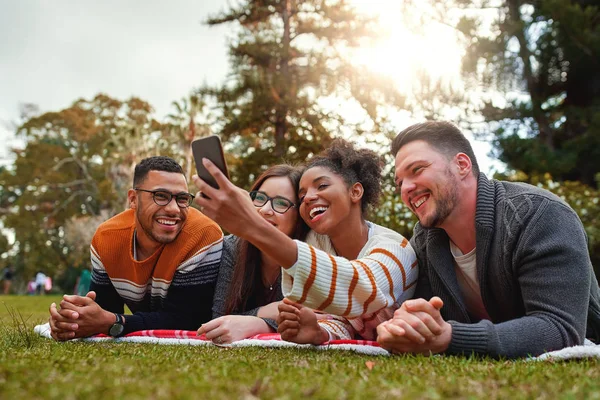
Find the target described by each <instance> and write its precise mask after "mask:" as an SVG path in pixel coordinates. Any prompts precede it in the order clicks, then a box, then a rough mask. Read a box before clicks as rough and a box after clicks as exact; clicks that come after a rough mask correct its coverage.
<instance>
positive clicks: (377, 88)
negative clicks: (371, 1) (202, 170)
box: [199, 0, 404, 186]
mask: <svg viewBox="0 0 600 400" xmlns="http://www.w3.org/2000/svg"><path fill="white" fill-rule="evenodd" d="M207 23H208V24H209V25H220V24H225V23H231V24H234V25H235V27H236V28H237V37H235V38H234V39H232V40H231V44H230V50H229V54H230V60H231V61H230V63H231V67H232V71H231V73H230V75H229V78H228V80H227V81H226V82H225V83H224V84H223V85H221V86H219V87H206V86H205V87H203V88H201V89H200V90H199V93H201V94H203V95H207V96H210V98H212V99H213V101H214V102H216V106H217V109H218V110H219V114H220V117H221V118H220V120H221V123H220V124H219V125H218V126H217V131H218V133H219V134H220V135H221V136H222V137H223V138H224V139H225V140H226V141H228V146H229V148H228V149H229V150H230V151H231V152H233V153H235V154H237V155H239V159H237V160H232V162H233V166H232V167H233V169H236V172H237V173H235V174H234V176H235V178H236V183H238V184H239V185H241V186H247V185H248V184H249V183H250V182H251V181H252V179H253V178H254V177H255V175H254V174H253V173H258V172H260V171H261V169H264V168H265V167H266V166H267V165H272V164H275V163H278V162H281V161H282V159H287V160H289V161H304V160H305V159H306V158H307V156H310V155H311V154H315V153H317V152H319V151H320V150H322V149H323V147H325V146H327V144H328V143H329V142H330V140H331V138H332V135H333V134H334V133H341V132H344V131H347V132H352V133H359V134H360V133H362V132H364V131H365V129H366V128H365V125H364V124H362V123H354V124H350V123H349V122H348V121H346V120H345V118H344V117H343V113H341V112H340V111H338V108H339V107H340V104H343V103H344V102H345V101H350V100H351V101H354V102H357V103H358V104H359V105H360V106H362V108H363V109H364V111H365V120H368V121H369V123H370V127H369V131H370V132H372V133H381V132H382V131H383V130H384V129H385V126H386V124H385V122H386V119H385V116H384V114H383V113H381V106H383V105H389V106H402V105H403V100H404V99H403V98H402V96H400V95H399V94H398V92H397V91H396V90H395V89H394V85H393V84H391V83H390V82H389V81H388V80H386V79H384V78H381V77H378V76H375V75H374V74H372V73H370V72H369V71H368V70H366V69H365V68H357V67H354V66H353V65H352V64H351V63H350V62H349V61H348V59H347V58H348V57H347V56H348V54H349V50H350V49H352V48H354V47H356V46H358V45H360V44H361V43H364V42H365V41H366V40H369V39H371V38H373V37H374V36H375V30H376V28H377V27H376V21H375V20H374V19H371V18H366V17H363V16H361V15H359V14H358V13H357V12H356V11H355V10H354V8H353V7H352V6H351V5H350V4H349V1H347V0H331V1H325V0H303V1H300V0H242V1H239V2H238V3H237V5H236V6H232V7H230V8H229V10H228V11H226V12H222V13H220V14H219V15H216V16H213V17H212V18H209V19H208V21H207ZM326 99H327V100H329V101H330V102H335V103H337V105H336V106H333V107H332V106H330V107H325V106H324V102H325V100H326Z"/></svg>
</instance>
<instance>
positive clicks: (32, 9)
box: [0, 0, 492, 172]
mask: <svg viewBox="0 0 600 400" xmlns="http://www.w3.org/2000/svg"><path fill="white" fill-rule="evenodd" d="M354 1H355V2H356V5H357V7H358V8H359V9H365V10H367V9H368V10H371V11H373V10H378V9H380V10H383V11H382V16H383V18H382V23H388V24H389V28H390V30H391V32H392V36H391V37H388V39H386V41H384V42H382V43H380V44H379V46H378V47H375V48H373V49H367V50H366V51H365V53H364V54H365V59H366V60H372V62H373V66H374V67H375V70H376V71H377V66H388V68H387V69H383V70H382V71H381V72H382V73H385V74H394V73H395V74H396V76H397V77H398V83H399V84H400V85H401V84H402V82H406V79H407V78H406V77H407V76H409V75H410V70H409V69H407V68H406V64H407V62H406V61H407V58H406V57H404V54H411V58H410V59H411V60H417V61H418V60H421V62H423V63H425V64H426V65H429V66H430V67H431V68H432V70H431V72H433V73H435V71H436V70H435V68H436V67H437V68H438V69H439V65H440V64H441V63H438V62H436V59H435V58H432V57H433V56H432V54H433V55H435V54H438V55H439V56H440V57H442V58H443V59H444V63H445V64H441V65H444V71H445V70H448V71H450V70H451V71H453V73H456V71H458V65H457V62H459V59H457V58H456V57H454V59H453V61H452V60H450V61H449V57H451V56H452V54H454V55H456V54H455V53H457V51H456V50H455V49H454V48H453V47H452V46H453V44H452V42H449V41H448V40H449V36H448V35H447V34H445V33H444V32H440V33H439V34H437V36H435V37H429V38H426V39H425V40H426V41H425V42H423V43H425V45H426V47H429V48H430V49H429V51H420V50H419V46H421V47H423V45H422V44H421V45H420V44H419V43H416V42H415V39H414V38H411V37H409V36H407V35H409V33H407V32H406V31H405V30H402V29H401V28H398V27H397V23H396V22H395V21H396V20H395V19H394V18H393V16H392V14H393V12H394V11H395V8H394V7H395V5H396V4H397V3H396V2H394V1H393V0H369V1H366V0H354ZM227 4H228V2H227V0H210V1H207V0H205V1H180V0H173V1H169V2H166V1H157V0H145V1H140V0H128V1H123V0H120V1H117V0H103V1H94V2H93V1H78V2H75V1H66V0H53V1H49V0H47V1H42V0H20V1H2V2H0V164H6V163H10V162H11V158H10V152H9V148H10V147H13V146H19V144H20V143H21V142H20V140H18V139H15V138H14V133H13V131H14V128H13V127H11V123H14V122H16V121H18V117H19V104H22V103H33V104H36V105H37V106H39V108H40V110H41V111H52V110H60V109H62V108H65V107H68V106H69V105H70V104H71V103H72V102H73V101H75V100H76V99H78V98H81V97H84V98H92V97H93V96H94V95H95V94H97V93H100V92H103V93H106V94H107V95H109V96H111V97H115V98H118V99H122V100H124V99H127V98H129V97H131V96H137V97H140V98H141V99H143V100H146V101H148V102H149V103H150V104H151V105H152V106H154V108H155V110H156V115H157V116H158V117H159V118H160V117H163V116H165V115H166V114H168V113H169V112H170V111H172V110H171V103H172V102H173V101H175V100H179V99H181V98H183V97H185V96H186V95H187V94H189V92H190V91H191V90H192V89H194V88H196V87H198V86H200V85H202V84H204V83H208V84H218V83H220V82H222V81H223V80H224V78H225V77H226V74H227V72H228V60H227V37H228V34H230V33H231V32H232V28H231V26H229V27H228V26H218V27H208V26H206V25H204V24H203V23H202V22H203V21H204V20H205V19H206V18H207V16H209V15H214V14H215V13H217V12H219V11H221V10H224V9H225V7H226V6H227ZM398 12H399V9H398ZM391 16H392V17H391ZM386 21H387V22H386ZM393 35H396V36H393ZM386 46H387V47H386ZM402 46H405V47H402ZM453 49H454V50H453ZM431 50H433V51H431ZM390 57H392V58H390ZM394 57H395V58H394ZM400 61H401V62H400ZM452 62H454V64H453V65H452ZM394 65H395V66H396V67H395V68H394ZM390 66H391V68H389V67H390ZM400 66H403V67H402V68H400ZM413 122H416V121H413ZM407 123H408V122H407ZM472 143H473V145H474V147H475V151H476V153H477V154H478V155H481V157H478V158H479V161H480V165H481V167H482V170H483V171H484V172H487V171H488V170H489V169H490V168H491V165H492V164H491V162H490V161H489V159H487V157H483V155H484V154H486V153H487V152H488V150H489V149H488V148H487V146H486V145H485V144H482V143H478V142H474V141H472Z"/></svg>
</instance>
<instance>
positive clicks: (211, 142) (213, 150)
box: [192, 135, 229, 189]
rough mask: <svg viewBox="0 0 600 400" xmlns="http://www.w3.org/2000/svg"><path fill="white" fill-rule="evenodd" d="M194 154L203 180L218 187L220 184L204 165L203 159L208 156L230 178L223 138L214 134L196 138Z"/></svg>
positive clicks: (193, 146)
mask: <svg viewBox="0 0 600 400" xmlns="http://www.w3.org/2000/svg"><path fill="white" fill-rule="evenodd" d="M192 154H193V155H194V160H195V161H196V171H197V172H198V176H199V177H200V178H202V180H203V181H205V182H206V183H208V184H209V185H210V186H212V187H214V188H216V189H218V188H219V185H217V182H216V181H215V179H214V178H213V177H212V175H211V174H210V173H209V172H208V170H207V169H206V168H204V165H202V159H203V158H208V159H209V160H210V161H212V162H213V164H215V165H216V166H217V168H219V169H220V170H221V172H223V174H224V175H225V176H226V177H227V178H229V173H228V172H227V164H226V163H225V155H224V154H223V146H222V145H221V139H219V137H218V136H216V135H212V136H207V137H204V138H201V139H196V140H194V141H193V142H192Z"/></svg>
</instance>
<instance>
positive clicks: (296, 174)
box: [198, 164, 308, 344]
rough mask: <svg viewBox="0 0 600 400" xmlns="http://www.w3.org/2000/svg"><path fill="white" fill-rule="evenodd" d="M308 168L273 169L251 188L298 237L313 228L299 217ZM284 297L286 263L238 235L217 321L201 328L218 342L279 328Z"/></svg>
mask: <svg viewBox="0 0 600 400" xmlns="http://www.w3.org/2000/svg"><path fill="white" fill-rule="evenodd" d="M301 175H302V170H301V169H300V168H297V167H293V166H291V165H286V164H281V165H275V166H273V167H270V168H268V169H267V170H266V171H265V172H263V173H262V174H261V175H260V176H259V177H258V178H257V179H256V181H255V182H254V185H252V188H251V189H250V197H251V198H252V203H253V204H254V207H255V208H256V210H257V211H258V214H259V215H260V216H261V217H263V218H264V219H265V221H267V222H269V223H270V224H272V225H273V226H275V227H276V228H277V229H278V230H280V231H281V232H283V233H285V234H286V235H287V236H289V237H291V238H294V239H302V238H304V236H306V231H307V230H308V227H307V226H306V225H305V224H304V223H303V222H302V219H301V218H300V217H299V215H298V198H297V194H296V193H297V191H298V182H299V181H300V176H301ZM281 299H283V294H282V292H281V266H280V265H279V264H277V263H276V262H275V261H274V260H273V259H272V258H271V257H269V256H267V255H265V254H263V253H262V252H261V251H260V250H259V249H258V248H256V246H254V245H253V244H252V243H250V242H248V241H247V240H245V239H241V238H239V237H237V236H234V235H229V236H227V237H225V241H224V244H223V257H222V260H221V267H220V269H219V278H218V281H217V289H216V291H215V299H214V304H213V318H214V319H213V320H212V321H210V322H207V323H205V324H204V325H202V326H201V327H200V329H198V334H206V337H207V338H208V339H211V340H212V341H213V342H215V343H217V344H223V343H231V342H234V341H236V340H240V339H245V338H247V337H250V336H254V335H257V334H259V333H269V332H277V323H276V322H275V319H276V318H277V314H278V311H277V305H278V302H279V301H281Z"/></svg>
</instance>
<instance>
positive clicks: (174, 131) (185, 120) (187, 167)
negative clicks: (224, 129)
mask: <svg viewBox="0 0 600 400" xmlns="http://www.w3.org/2000/svg"><path fill="white" fill-rule="evenodd" d="M172 104H173V107H174V108H175V113H172V114H169V115H167V122H168V124H167V125H166V126H165V132H166V133H167V134H168V135H171V136H172V140H173V142H174V143H175V145H176V149H174V150H175V151H176V152H177V153H179V154H180V155H182V156H183V159H182V160H181V162H180V164H181V166H182V168H183V170H184V172H185V177H186V179H187V181H188V182H191V178H192V175H193V174H194V173H195V172H194V171H193V169H192V166H193V156H192V148H191V146H192V142H193V141H194V140H195V139H198V138H200V137H204V136H208V135H210V133H211V128H210V123H209V121H210V117H211V116H210V115H207V105H206V102H205V100H204V99H203V98H202V96H200V95H196V94H191V95H190V96H189V97H187V98H185V97H184V98H183V99H181V101H179V102H177V101H174V102H173V103H172Z"/></svg>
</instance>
